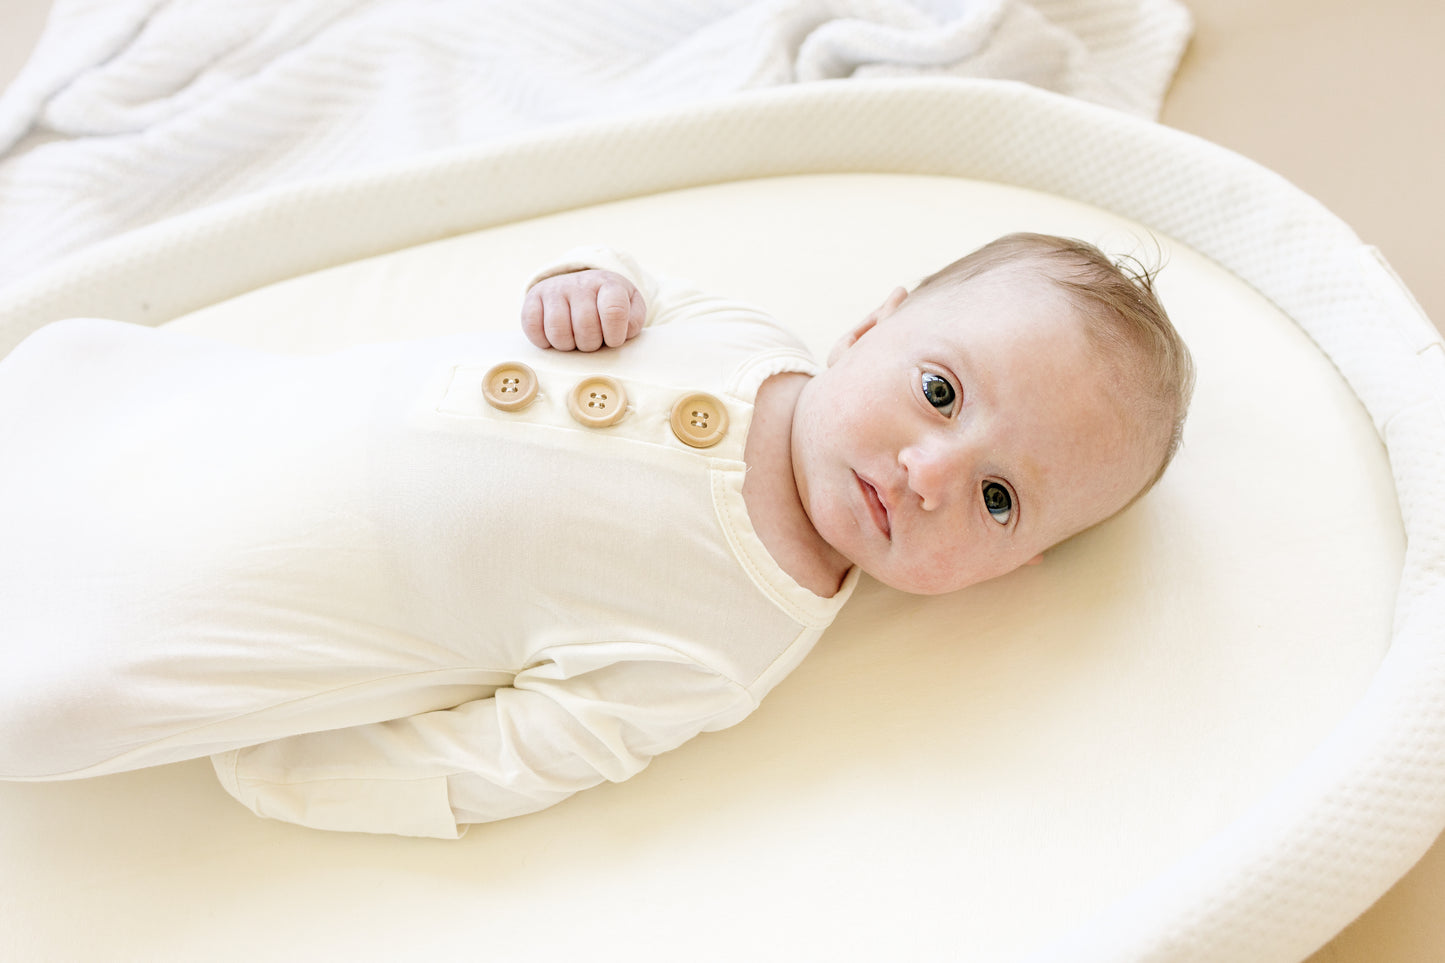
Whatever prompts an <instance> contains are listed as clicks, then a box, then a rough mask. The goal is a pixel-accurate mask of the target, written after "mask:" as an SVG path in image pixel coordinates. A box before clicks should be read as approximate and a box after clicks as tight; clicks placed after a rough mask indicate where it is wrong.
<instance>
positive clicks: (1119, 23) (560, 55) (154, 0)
mask: <svg viewBox="0 0 1445 963" xmlns="http://www.w3.org/2000/svg"><path fill="white" fill-rule="evenodd" d="M1190 29H1191V23H1190V18H1189V15H1188V13H1187V12H1186V11H1185V9H1184V8H1183V7H1182V6H1181V5H1180V4H1179V3H1178V2H1177V0H1031V2H1025V0H526V2H517V0H248V2H245V3H236V2H233V0H56V2H55V5H54V8H53V10H52V13H51V17H50V20H49V22H48V23H47V26H46V29H45V32H44V34H43V35H42V37H41V39H40V42H39V44H38V46H37V48H36V51H35V53H34V55H33V57H32V58H31V60H30V62H29V63H28V64H27V65H26V67H25V68H24V69H23V70H22V71H21V73H20V75H19V76H18V77H17V78H16V79H15V81H14V82H13V83H12V84H11V85H10V87H9V88H8V89H7V90H5V92H4V94H3V96H0V286H4V285H6V284H9V283H12V282H14V281H15V280H17V279H19V278H21V277H24V276H25V275H26V274H27V273H29V272H33V271H34V270H36V269H37V268H39V267H41V266H42V265H44V264H46V263H48V262H50V261H52V260H54V259H55V258H58V257H60V256H62V255H65V254H67V253H69V252H71V251H75V250H77V249H79V248H82V247H84V246H86V245H87V244H90V243H93V242H96V241H99V240H103V239H105V238H108V237H111V236H114V235H116V234H119V233H122V232H124V231H127V230H131V229H133V228H137V227H140V226H143V225H145V224H148V223H151V222H153V221H157V220H160V219H162V218H165V217H168V216H171V215H174V214H178V213H181V212H184V211H187V210H191V209H193V208H196V207H200V206H203V205H207V204H211V203H215V202H217V201H220V200H224V199H226V198H228V197H234V196H236V195H239V194H243V193H246V192H249V191H253V190H257V189H259V188H263V187H268V186H273V185H276V184H281V183H286V182H291V181H295V180H299V179H303V178H308V177H317V176H322V175H326V174H328V173H334V172H337V171H342V170H347V169H351V168H356V167H360V166H363V165H368V164H375V163H380V162H385V161H389V160H394V159H396V158H399V157H403V156H406V155H410V154H415V153H419V152H422V151H426V150H431V149H436V148H442V147H449V146H456V145H462V144H470V143H476V142H479V141H484V140H488V139H492V138H497V137H502V136H505V135H508V134H511V133H515V132H518V131H522V130H526V129H528V128H533V127H537V126H539V125H543V124H552V123H558V122H563V121H567V120H573V119H579V118H598V117H603V116H608V115H615V114H620V113H626V112H635V111H638V110H645V109H647V108H651V107H660V106H665V105H676V104H678V103H683V102H689V101H697V100H702V99H706V98H711V97H716V96H720V95H724V94H727V93H730V92H734V91H738V90H742V89H745V88H752V87H761V86H767V85H774V84H786V83H805V82H811V81H818V80H824V79H836V78H848V77H861V76H874V77H876V76H910V75H925V74H928V75H944V76H956V77H984V78H1000V79H1012V80H1021V81H1025V82H1027V83H1031V84H1036V85H1038V86H1041V87H1045V88H1048V89H1050V90H1054V91H1058V92H1060V93H1064V94H1069V95H1073V96H1077V97H1081V98H1085V99H1088V100H1092V101H1095V102H1098V103H1103V104H1107V105H1109V106H1112V107H1117V108H1119V109H1122V110H1127V111H1131V112H1133V113H1137V114H1142V115H1145V116H1150V117H1153V116H1156V115H1157V113H1158V110H1159V105H1160V102H1161V100H1162V98H1163V95H1164V91H1165V89H1166V88H1167V86H1168V83H1169V80H1170V78H1171V77H1172V76H1173V73H1174V70H1175V68H1176V66H1177V64H1178V60H1179V57H1180V55H1181V54H1182V52H1183V49H1184V46H1185V44H1186V43H1187V41H1188V37H1189V33H1190ZM940 122H941V123H946V122H947V119H946V118H940Z"/></svg>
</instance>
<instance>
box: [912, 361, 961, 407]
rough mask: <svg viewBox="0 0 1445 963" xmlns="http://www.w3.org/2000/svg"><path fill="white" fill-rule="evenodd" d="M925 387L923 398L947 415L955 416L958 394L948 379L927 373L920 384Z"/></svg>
mask: <svg viewBox="0 0 1445 963" xmlns="http://www.w3.org/2000/svg"><path fill="white" fill-rule="evenodd" d="M919 383H920V384H921V385H922V386H923V398H924V400H925V401H927V402H928V403H929V404H930V405H932V406H933V407H935V408H937V409H938V410H939V411H941V412H943V413H944V414H945V415H951V414H953V402H954V399H955V398H957V397H958V396H957V394H956V393H955V392H954V390H953V385H951V384H949V383H948V379H947V378H943V377H940V376H939V375H936V374H930V373H927V372H925V373H924V375H923V377H922V379H921V380H920V382H919Z"/></svg>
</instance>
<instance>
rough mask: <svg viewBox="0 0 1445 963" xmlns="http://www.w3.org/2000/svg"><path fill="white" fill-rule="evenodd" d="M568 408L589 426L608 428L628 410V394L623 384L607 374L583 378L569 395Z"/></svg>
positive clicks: (580, 421)
mask: <svg viewBox="0 0 1445 963" xmlns="http://www.w3.org/2000/svg"><path fill="white" fill-rule="evenodd" d="M567 410H568V411H570V412H572V417H573V418H575V419H577V421H578V422H579V423H581V424H584V425H586V426H587V427H589V428H606V427H607V426H608V425H610V424H613V423H615V422H616V421H617V419H619V418H621V417H622V416H623V414H624V413H626V411H627V394H626V392H624V391H623V390H622V385H620V384H618V383H617V381H616V380H615V379H612V378H609V377H607V376H606V375H592V376H590V377H588V378H583V379H582V381H581V382H579V383H578V385H577V387H575V388H573V389H572V393H571V394H570V395H568V396H567Z"/></svg>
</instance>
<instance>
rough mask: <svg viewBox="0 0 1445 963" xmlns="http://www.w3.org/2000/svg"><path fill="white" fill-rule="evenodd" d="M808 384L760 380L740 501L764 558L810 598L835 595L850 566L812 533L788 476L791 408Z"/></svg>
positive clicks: (802, 379)
mask: <svg viewBox="0 0 1445 963" xmlns="http://www.w3.org/2000/svg"><path fill="white" fill-rule="evenodd" d="M807 383H808V376H807V375H805V374H798V373H796V372H794V373H787V374H780V375H774V376H773V377H771V378H769V379H768V380H767V381H765V382H763V384H762V387H760V388H759V389H758V395H757V399H756V401H755V402H754V404H753V423H752V427H751V428H750V429H749V430H748V441H747V446H746V447H745V449H744V452H743V458H744V460H746V461H747V464H748V474H747V478H746V479H745V480H744V481H743V501H744V502H745V503H746V505H747V507H748V516H749V517H750V518H751V519H752V522H753V529H754V530H755V531H756V532H757V534H758V538H759V539H760V540H761V541H762V543H763V547H764V548H766V549H767V550H768V554H770V555H771V556H772V557H773V560H774V561H776V562H777V563H778V565H779V566H781V567H782V569H783V571H785V572H787V573H788V574H789V575H790V576H792V578H793V580H794V581H796V582H797V583H798V584H799V585H802V586H803V587H804V588H806V589H808V590H809V591H811V592H812V593H813V594H815V595H820V596H822V597H824V598H830V597H832V596H833V595H835V594H837V592H838V589H839V588H840V587H841V586H842V584H843V577H844V576H845V575H847V574H848V569H849V568H850V567H851V566H850V565H849V563H848V560H847V559H845V558H843V556H841V555H839V554H838V552H837V551H836V550H835V549H834V548H833V546H831V545H829V544H828V543H827V542H825V541H824V540H823V538H822V536H820V535H819V534H818V531H817V529H815V528H814V527H813V523H812V522H811V521H810V520H809V519H808V514H807V512H805V511H804V510H803V503H802V500H801V499H799V497H798V484H797V481H796V479H795V478H794V476H793V409H794V407H795V406H796V405H797V402H798V395H799V393H801V392H802V390H803V386H804V385H806V384H807Z"/></svg>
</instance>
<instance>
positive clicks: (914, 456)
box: [898, 442, 967, 512]
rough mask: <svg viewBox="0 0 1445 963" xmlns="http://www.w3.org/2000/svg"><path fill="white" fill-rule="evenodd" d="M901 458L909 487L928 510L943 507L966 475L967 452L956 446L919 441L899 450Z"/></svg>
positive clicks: (925, 509)
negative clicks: (965, 457) (965, 458)
mask: <svg viewBox="0 0 1445 963" xmlns="http://www.w3.org/2000/svg"><path fill="white" fill-rule="evenodd" d="M898 461H899V463H900V464H902V466H903V470H904V471H905V472H906V473H907V475H908V487H909V488H910V489H912V490H913V492H914V494H916V495H917V496H918V497H919V499H920V500H921V501H922V503H923V510H924V511H926V512H931V511H934V510H935V509H938V508H941V507H942V506H943V505H944V504H945V503H946V502H947V501H948V498H949V495H950V493H951V492H952V491H953V490H954V489H955V488H957V487H958V486H959V484H960V483H961V480H962V479H964V478H966V477H967V474H966V473H965V471H964V468H965V466H964V465H963V461H964V453H963V452H962V451H960V450H959V449H958V448H957V447H956V446H950V445H944V444H937V443H929V442H920V443H918V444H914V445H910V446H908V447H907V448H904V449H903V450H902V451H901V452H899V454H898Z"/></svg>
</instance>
